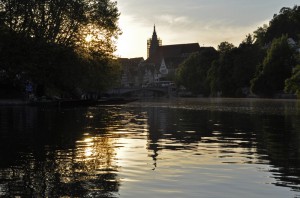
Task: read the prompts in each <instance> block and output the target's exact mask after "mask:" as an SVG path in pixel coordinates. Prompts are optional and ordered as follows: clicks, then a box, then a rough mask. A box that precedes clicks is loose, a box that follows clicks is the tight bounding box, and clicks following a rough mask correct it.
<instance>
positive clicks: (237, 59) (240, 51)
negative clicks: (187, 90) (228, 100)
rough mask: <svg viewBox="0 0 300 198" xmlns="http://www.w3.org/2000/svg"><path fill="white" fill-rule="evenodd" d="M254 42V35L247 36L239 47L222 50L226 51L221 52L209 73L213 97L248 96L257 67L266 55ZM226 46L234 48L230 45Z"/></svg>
mask: <svg viewBox="0 0 300 198" xmlns="http://www.w3.org/2000/svg"><path fill="white" fill-rule="evenodd" d="M253 42H254V38H253V37H252V35H247V36H246V38H245V40H244V41H242V43H241V44H240V45H239V47H227V48H222V49H226V50H222V53H221V52H220V56H219V58H218V59H217V60H215V61H214V63H213V64H212V66H211V68H210V69H209V71H208V81H209V85H210V90H211V95H219V94H220V93H222V96H227V97H228V96H231V97H242V96H245V95H246V94H248V93H247V88H248V87H250V80H251V79H252V78H253V76H254V73H255V70H256V65H257V64H258V63H259V62H260V61H261V59H262V57H263V55H264V51H263V50H261V48H260V47H259V46H258V45H256V44H254V43H253ZM226 45H227V46H233V45H232V44H230V43H227V44H226ZM220 46H221V45H220ZM223 46H224V44H223ZM219 49H220V48H219Z"/></svg>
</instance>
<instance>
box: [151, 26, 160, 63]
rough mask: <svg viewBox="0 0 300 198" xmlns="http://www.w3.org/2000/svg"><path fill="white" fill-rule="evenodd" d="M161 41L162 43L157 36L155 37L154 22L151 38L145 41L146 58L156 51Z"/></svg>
mask: <svg viewBox="0 0 300 198" xmlns="http://www.w3.org/2000/svg"><path fill="white" fill-rule="evenodd" d="M161 43H162V42H161V40H160V39H159V38H157V34H156V27H155V24H154V28H153V34H152V38H150V39H149V40H148V41H147V56H148V58H149V57H150V56H152V55H154V54H155V53H156V52H157V50H158V48H159V46H161Z"/></svg>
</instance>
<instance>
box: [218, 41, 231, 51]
mask: <svg viewBox="0 0 300 198" xmlns="http://www.w3.org/2000/svg"><path fill="white" fill-rule="evenodd" d="M233 48H234V45H233V44H232V43H229V42H227V41H224V42H221V43H220V45H218V51H219V52H220V53H221V54H224V53H226V52H229V51H230V50H232V49H233Z"/></svg>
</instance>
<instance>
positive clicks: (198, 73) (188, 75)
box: [176, 48, 218, 95]
mask: <svg viewBox="0 0 300 198" xmlns="http://www.w3.org/2000/svg"><path fill="white" fill-rule="evenodd" d="M217 57H218V53H217V51H216V50H215V49H214V48H203V49H202V50H201V51H200V52H198V53H195V54H192V55H191V56H190V57H189V58H188V59H186V60H185V61H184V62H183V63H182V64H181V65H180V66H179V69H178V71H177V74H176V76H177V77H176V80H177V83H178V84H181V85H183V86H185V87H186V88H187V89H188V90H190V91H192V92H193V93H194V94H204V95H209V92H210V91H209V86H208V84H207V71H208V70H209V68H210V67H211V63H212V62H213V61H214V60H215V59H217Z"/></svg>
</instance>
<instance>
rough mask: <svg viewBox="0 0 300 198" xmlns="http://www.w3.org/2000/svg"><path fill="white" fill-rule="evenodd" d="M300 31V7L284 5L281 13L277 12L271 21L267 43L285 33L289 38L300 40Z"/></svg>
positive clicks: (267, 33) (266, 38)
mask: <svg viewBox="0 0 300 198" xmlns="http://www.w3.org/2000/svg"><path fill="white" fill-rule="evenodd" d="M299 33H300V7H299V6H297V5H295V6H294V7H293V8H287V7H283V8H281V10H280V12H279V14H275V15H274V17H273V19H272V20H271V21H270V25H269V27H268V29H267V31H266V33H265V41H266V43H271V42H272V40H273V39H274V38H279V37H281V36H282V35H283V34H284V35H287V36H288V38H292V39H294V40H295V41H298V39H299V38H298V35H299Z"/></svg>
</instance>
